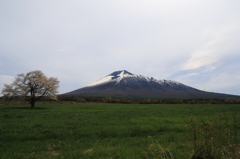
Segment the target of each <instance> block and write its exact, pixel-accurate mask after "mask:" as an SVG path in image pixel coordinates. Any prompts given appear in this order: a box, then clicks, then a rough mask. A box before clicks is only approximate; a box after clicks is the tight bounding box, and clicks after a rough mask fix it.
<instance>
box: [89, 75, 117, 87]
mask: <svg viewBox="0 0 240 159" xmlns="http://www.w3.org/2000/svg"><path fill="white" fill-rule="evenodd" d="M112 77H114V76H106V77H104V78H101V79H100V80H98V81H95V82H93V83H90V84H89V85H87V86H86V87H92V86H96V85H99V84H103V83H106V82H109V81H111V80H112Z"/></svg>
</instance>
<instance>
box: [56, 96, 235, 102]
mask: <svg viewBox="0 0 240 159" xmlns="http://www.w3.org/2000/svg"><path fill="white" fill-rule="evenodd" d="M58 99H59V100H60V101H77V102H82V103H91V102H93V103H124V104H131V103H136V104H137V103H138V104H240V99H117V98H112V97H77V96H59V97H58Z"/></svg>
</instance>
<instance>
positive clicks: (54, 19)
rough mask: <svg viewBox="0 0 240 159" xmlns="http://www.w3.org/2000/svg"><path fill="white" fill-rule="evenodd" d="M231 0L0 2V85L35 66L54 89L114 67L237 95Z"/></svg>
mask: <svg viewBox="0 0 240 159" xmlns="http://www.w3.org/2000/svg"><path fill="white" fill-rule="evenodd" d="M239 8H240V1H239V0H148V1H147V0H114V1H113V0H84V1H83V0H34V1H33V0H11V1H10V0H1V1H0V90H2V88H3V84H4V83H5V84H10V83H12V82H13V80H14V77H16V75H17V74H19V73H27V72H29V71H33V70H41V71H42V72H43V73H45V75H46V76H48V77H57V78H58V79H59V80H60V88H59V93H66V92H69V91H72V90H75V89H78V88H81V87H84V86H86V85H88V84H89V83H92V82H94V81H96V80H98V79H100V78H102V77H104V76H106V75H108V74H110V73H112V72H114V71H118V70H127V71H129V72H131V73H133V74H137V75H144V76H148V77H154V78H156V79H167V80H175V81H178V82H180V83H183V84H186V85H188V86H192V87H195V88H197V89H201V90H207V91H211V92H218V93H226V94H235V95H240V9H239Z"/></svg>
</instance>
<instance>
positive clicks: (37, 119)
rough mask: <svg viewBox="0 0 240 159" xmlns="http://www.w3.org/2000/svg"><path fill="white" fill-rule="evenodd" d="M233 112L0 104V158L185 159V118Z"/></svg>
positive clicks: (227, 108) (189, 138) (207, 107)
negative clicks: (32, 107)
mask: <svg viewBox="0 0 240 159" xmlns="http://www.w3.org/2000/svg"><path fill="white" fill-rule="evenodd" d="M239 110H240V105H239V104H238V105H237V104H236V105H212V104H202V105H198V104H193V105H185V104H146V105H145V104H105V103H79V104H40V105H36V108H35V109H30V108H29V105H0V158H1V159H5V158H6V159H7V158H13V159H17V158H44V159H45V158H70V159H71V158H89V159H90V158H109V159H110V158H112V159H113V158H116V159H117V158H122V159H123V158H124V159H125V158H129V159H135V158H136V159H139V158H175V159H178V158H179V159H188V158H189V159H190V158H191V157H192V156H193V155H194V153H195V151H196V150H195V148H194V147H195V146H194V142H193V132H191V131H190V129H189V128H190V127H191V123H190V122H189V120H188V119H189V117H191V116H194V118H196V119H198V120H199V121H206V120H209V121H211V120H212V119H214V117H215V116H216V115H217V114H221V113H223V112H224V114H225V116H229V115H230V114H231V113H232V112H233V111H234V112H239ZM236 118H237V119H235V120H236V121H237V120H238V121H239V118H238V116H236ZM229 122H230V119H229ZM230 123H231V122H230ZM233 126H234V127H235V130H239V128H240V127H239V126H240V125H239V123H237V124H236V123H235V124H234V125H233ZM234 140H237V141H236V142H238V143H239V141H238V140H239V139H234Z"/></svg>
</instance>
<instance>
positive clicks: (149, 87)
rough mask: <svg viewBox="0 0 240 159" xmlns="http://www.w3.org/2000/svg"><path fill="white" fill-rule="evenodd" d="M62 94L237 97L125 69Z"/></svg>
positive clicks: (182, 97)
mask: <svg viewBox="0 0 240 159" xmlns="http://www.w3.org/2000/svg"><path fill="white" fill-rule="evenodd" d="M63 95H71V96H111V97H115V98H155V99H169V98H176V99H196V98H203V99H209V98H221V99H231V98H233V99H234V98H239V96H234V95H226V94H219V93H212V92H205V91H201V90H198V89H195V88H192V87H189V86H187V85H184V84H181V83H179V82H176V81H171V80H157V79H155V78H153V77H151V78H149V77H146V76H142V75H134V74H132V73H130V72H128V71H126V70H122V71H116V72H113V73H111V74H109V75H107V76H106V77H103V78H101V79H99V80H97V81H95V82H93V83H90V84H89V85H87V86H85V87H83V88H80V89H77V90H74V91H71V92H68V93H66V94H63Z"/></svg>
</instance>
